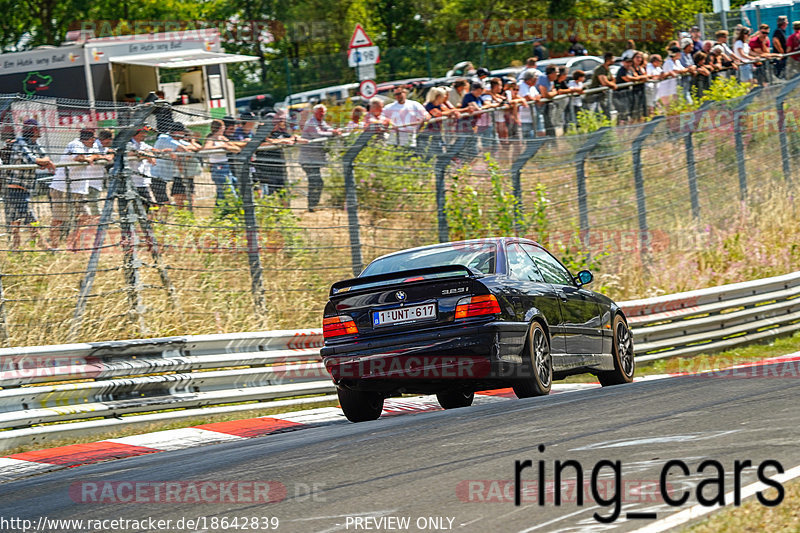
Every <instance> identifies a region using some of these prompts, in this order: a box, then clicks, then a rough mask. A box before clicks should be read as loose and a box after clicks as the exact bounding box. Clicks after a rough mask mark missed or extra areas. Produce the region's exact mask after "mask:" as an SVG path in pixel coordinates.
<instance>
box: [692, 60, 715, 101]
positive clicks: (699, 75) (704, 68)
mask: <svg viewBox="0 0 800 533" xmlns="http://www.w3.org/2000/svg"><path fill="white" fill-rule="evenodd" d="M693 59H694V64H695V68H696V70H695V75H694V79H693V83H694V86H695V88H696V90H697V92H696V94H697V97H698V98H702V97H703V94H704V93H705V92H706V91H707V90H708V88H709V87H710V86H711V72H712V69H711V68H709V65H708V56H706V53H705V52H695V54H694V58H693Z"/></svg>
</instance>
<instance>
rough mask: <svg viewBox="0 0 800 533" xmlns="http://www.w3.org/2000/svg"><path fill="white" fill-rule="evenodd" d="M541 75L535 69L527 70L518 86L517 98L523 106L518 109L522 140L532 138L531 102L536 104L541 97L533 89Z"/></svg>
mask: <svg viewBox="0 0 800 533" xmlns="http://www.w3.org/2000/svg"><path fill="white" fill-rule="evenodd" d="M538 75H541V73H540V72H539V71H538V70H536V69H529V70H526V71H524V72H523V73H522V83H520V85H519V94H518V97H519V98H521V99H522V100H523V101H524V102H525V104H524V105H521V106H520V108H519V122H520V130H521V131H522V138H523V139H528V138H530V137H533V134H534V133H533V132H534V127H533V112H532V111H531V106H530V103H531V102H538V101H539V99H540V98H541V96H540V95H539V91H537V90H536V89H534V88H533V87H534V85H535V84H536V82H537V81H539V76H538Z"/></svg>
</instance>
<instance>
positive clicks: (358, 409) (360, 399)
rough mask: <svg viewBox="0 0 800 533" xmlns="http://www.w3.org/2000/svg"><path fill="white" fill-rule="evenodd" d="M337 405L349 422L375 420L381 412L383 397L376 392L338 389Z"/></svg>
mask: <svg viewBox="0 0 800 533" xmlns="http://www.w3.org/2000/svg"><path fill="white" fill-rule="evenodd" d="M336 392H337V394H338V395H339V405H341V406H342V412H344V416H346V417H347V419H348V420H349V421H350V422H366V421H368V420H377V419H378V417H380V416H381V412H382V411H383V396H382V395H381V394H380V393H377V392H366V391H356V390H349V389H339V390H337V391H336Z"/></svg>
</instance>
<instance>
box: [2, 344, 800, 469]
mask: <svg viewBox="0 0 800 533" xmlns="http://www.w3.org/2000/svg"><path fill="white" fill-rule="evenodd" d="M780 362H800V352H798V353H793V354H788V355H783V356H779V357H771V358H768V359H763V360H760V361H755V362H752V363H745V364H741V365H735V366H731V367H724V368H721V369H716V370H712V371H709V372H696V373H691V372H682V373H675V374H660V375H651V376H645V377H642V378H637V379H636V381H653V380H658V379H665V378H670V377H675V376H686V375H702V374H709V375H715V373H720V374H724V376H725V377H754V374H755V369H757V368H758V367H762V366H765V365H769V364H774V363H780ZM798 367H800V365H792V367H791V368H793V369H794V370H793V371H794V372H795V374H793V375H792V376H791V377H800V375H797V373H796V372H797V368H798ZM773 376H774V377H784V376H785V372H777V373H773V372H767V373H765V375H764V376H763V377H773ZM599 386H600V385H599V384H598V383H564V384H561V383H557V384H554V385H553V390H552V393H551V394H559V393H565V392H575V391H579V390H586V389H593V388H598V387H599ZM512 398H516V396H515V395H514V393H513V391H512V390H511V389H498V390H492V391H483V392H479V393H477V394H476V395H475V401H474V402H473V404H474V405H482V404H487V403H494V402H499V401H506V400H509V399H512ZM440 410H442V408H441V407H440V406H439V403H438V402H437V401H436V397H435V396H416V397H413V398H390V399H388V400H386V402H385V403H384V408H383V414H382V415H381V416H383V417H390V416H402V415H406V414H410V413H420V412H426V411H440ZM344 423H349V422H347V419H346V418H345V417H344V415H343V414H342V411H341V409H339V408H338V407H321V408H317V409H308V410H305V411H296V412H292V413H286V414H281V415H271V416H265V417H258V418H250V419H245V420H233V421H230V422H217V423H213V424H203V425H199V426H194V427H188V428H181V429H170V430H166V431H156V432H152V433H145V434H142V435H132V436H130V437H122V438H119V439H109V440H104V441H100V442H92V443H87V444H72V445H69V446H60V447H57V448H48V449H44V450H37V451H32V452H22V453H17V454H14V455H9V456H6V457H0V482H4V481H11V480H15V479H19V478H23V477H27V476H30V475H33V474H39V473H42V472H47V471H52V470H59V469H62V468H72V467H75V466H80V465H85V464H93V463H99V462H103V461H109V460H115V459H123V458H126V457H134V456H137V455H146V454H150V453H159V452H165V451H171V450H181V449H185V448H193V447H195V446H204V445H207V444H216V443H220V442H232V441H237V440H242V439H250V438H254V437H261V436H264V435H270V434H273V433H283V432H287V431H295V430H299V429H306V428H311V427H319V426H325V425H331V424H344Z"/></svg>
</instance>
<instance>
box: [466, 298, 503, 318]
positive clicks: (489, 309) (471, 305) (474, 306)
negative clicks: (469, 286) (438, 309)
mask: <svg viewBox="0 0 800 533" xmlns="http://www.w3.org/2000/svg"><path fill="white" fill-rule="evenodd" d="M499 312H500V304H499V303H497V298H495V297H494V295H493V294H485V295H483V296H472V297H469V298H461V299H460V300H459V301H458V305H456V318H467V317H471V316H480V315H494V314H497V313H499Z"/></svg>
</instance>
